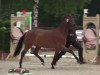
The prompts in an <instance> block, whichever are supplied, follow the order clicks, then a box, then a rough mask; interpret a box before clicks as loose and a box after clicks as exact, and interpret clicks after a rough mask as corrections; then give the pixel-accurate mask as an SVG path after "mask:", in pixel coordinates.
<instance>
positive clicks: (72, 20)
mask: <svg viewBox="0 0 100 75" xmlns="http://www.w3.org/2000/svg"><path fill="white" fill-rule="evenodd" d="M65 22H66V23H69V25H70V27H74V26H75V25H76V22H75V18H74V17H73V16H67V17H66V18H65Z"/></svg>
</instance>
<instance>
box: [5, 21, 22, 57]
mask: <svg viewBox="0 0 100 75" xmlns="http://www.w3.org/2000/svg"><path fill="white" fill-rule="evenodd" d="M21 36H23V31H22V29H21V28H20V25H17V22H15V23H14V25H13V27H12V31H11V47H10V53H9V55H8V56H7V58H6V59H9V58H12V57H13V53H14V50H15V48H16V45H17V43H18V41H19V39H20V37H21Z"/></svg>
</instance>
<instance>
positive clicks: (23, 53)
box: [19, 49, 28, 68]
mask: <svg viewBox="0 0 100 75" xmlns="http://www.w3.org/2000/svg"><path fill="white" fill-rule="evenodd" d="M27 50H28V49H24V50H23V51H22V52H21V58H20V62H19V65H20V68H22V61H23V57H24V56H25V54H26V52H27Z"/></svg>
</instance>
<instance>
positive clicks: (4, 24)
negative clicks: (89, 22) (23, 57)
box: [0, 20, 10, 52]
mask: <svg viewBox="0 0 100 75" xmlns="http://www.w3.org/2000/svg"><path fill="white" fill-rule="evenodd" d="M9 28H10V22H9V20H6V21H2V20H1V21H0V51H4V52H9V50H10V29H9Z"/></svg>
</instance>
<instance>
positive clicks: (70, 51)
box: [68, 49, 80, 62]
mask: <svg viewBox="0 0 100 75" xmlns="http://www.w3.org/2000/svg"><path fill="white" fill-rule="evenodd" d="M68 52H69V53H71V54H72V55H73V56H74V57H75V59H76V60H77V62H80V60H79V58H78V57H77V56H76V55H75V53H74V52H73V51H72V50H71V49H69V51H68Z"/></svg>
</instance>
